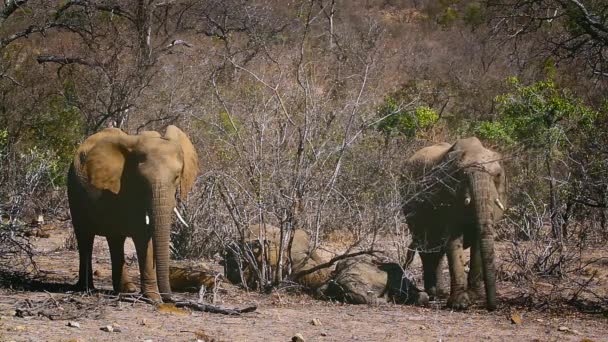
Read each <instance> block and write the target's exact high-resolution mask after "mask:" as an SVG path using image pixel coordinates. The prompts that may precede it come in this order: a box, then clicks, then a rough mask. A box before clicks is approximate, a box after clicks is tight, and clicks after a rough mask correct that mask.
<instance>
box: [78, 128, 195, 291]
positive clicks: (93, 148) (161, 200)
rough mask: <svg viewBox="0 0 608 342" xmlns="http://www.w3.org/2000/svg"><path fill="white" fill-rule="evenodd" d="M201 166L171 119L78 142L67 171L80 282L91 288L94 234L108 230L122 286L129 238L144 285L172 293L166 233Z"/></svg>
mask: <svg viewBox="0 0 608 342" xmlns="http://www.w3.org/2000/svg"><path fill="white" fill-rule="evenodd" d="M197 173H198V157H197V154H196V151H195V149H194V147H193V146H192V143H191V142H190V140H189V139H188V137H187V136H186V135H185V134H184V133H183V132H182V131H181V130H180V129H179V128H177V127H175V126H169V127H167V130H166V131H165V135H164V136H163V137H161V135H160V134H159V133H157V132H144V133H142V134H140V135H128V134H126V133H124V132H122V131H121V130H119V129H116V128H108V129H105V130H103V131H101V132H99V133H96V134H94V135H92V136H90V137H89V138H87V139H86V140H85V141H84V142H83V143H82V144H81V145H80V147H79V148H78V150H77V152H76V156H75V157H74V161H73V163H72V165H71V166H70V170H69V173H68V199H69V203H70V212H71V214H72V223H73V225H74V231H75V235H76V240H77V242H78V252H79V256H80V271H79V280H78V284H77V287H78V288H79V289H83V290H86V289H92V288H93V276H92V274H93V270H92V264H91V254H92V248H93V239H94V237H95V235H101V236H105V237H106V239H107V241H108V245H109V247H110V254H111V259H112V283H113V286H114V290H115V291H117V292H133V291H135V290H136V288H135V286H134V284H133V283H132V282H131V280H130V278H129V276H128V275H127V272H126V268H125V261H124V242H125V238H126V237H132V238H133V242H134V243H135V248H136V250H137V257H138V260H139V269H140V276H141V284H142V289H141V290H142V292H143V294H144V295H145V296H147V297H148V298H150V299H152V300H155V301H160V300H161V295H162V298H163V299H164V300H170V295H171V287H170V284H169V238H170V227H171V222H172V211H173V208H174V207H175V195H176V192H177V190H178V189H179V190H180V191H179V194H180V196H182V198H184V197H185V196H186V195H187V193H188V191H189V190H190V188H191V187H192V184H193V183H194V180H195V178H196V174H197Z"/></svg>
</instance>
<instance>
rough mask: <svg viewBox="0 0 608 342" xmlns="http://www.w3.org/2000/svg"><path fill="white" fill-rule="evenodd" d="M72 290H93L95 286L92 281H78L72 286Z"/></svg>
mask: <svg viewBox="0 0 608 342" xmlns="http://www.w3.org/2000/svg"><path fill="white" fill-rule="evenodd" d="M72 288H73V289H74V291H76V292H93V291H95V286H93V283H90V284H85V283H84V282H81V281H78V282H77V283H76V284H74V285H73V286H72Z"/></svg>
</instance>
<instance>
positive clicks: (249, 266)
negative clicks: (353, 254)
mask: <svg viewBox="0 0 608 342" xmlns="http://www.w3.org/2000/svg"><path fill="white" fill-rule="evenodd" d="M244 235H245V236H244V238H243V240H242V242H241V243H236V244H231V245H229V246H228V247H227V248H226V250H225V253H224V273H225V275H226V278H227V279H228V280H229V281H230V282H232V283H234V284H246V285H247V286H248V287H251V288H256V287H258V284H257V283H258V280H259V275H258V267H259V266H261V265H262V264H263V263H262V260H263V258H262V257H263V255H262V249H261V248H260V246H261V244H260V239H261V238H262V239H263V242H264V247H265V253H264V254H265V255H264V258H265V260H264V261H265V264H266V265H267V267H268V268H267V270H268V271H270V272H273V271H275V270H276V267H277V263H278V261H279V258H278V256H279V247H280V241H281V229H280V228H278V227H275V226H272V225H270V224H252V225H250V226H248V227H247V229H246V230H245V234H244ZM292 235H293V236H292V239H291V243H290V247H291V249H290V254H289V260H287V258H285V259H284V260H285V261H284V266H283V267H284V269H283V271H284V272H287V271H289V266H291V271H292V274H295V273H297V272H300V271H304V270H308V269H311V268H313V267H315V266H317V265H320V264H323V263H325V262H327V261H329V260H325V258H323V257H322V256H321V255H320V254H318V253H317V251H315V250H313V251H310V243H309V242H310V236H309V234H308V233H307V232H306V231H304V230H302V229H295V230H294V231H293V234H292ZM285 250H287V247H285ZM247 254H249V256H248V255H247ZM330 273H331V272H330V271H329V269H328V268H321V269H319V270H317V271H314V272H312V273H309V274H306V275H303V276H301V277H300V278H298V279H294V280H295V281H296V282H298V283H299V284H301V285H303V286H305V287H307V288H309V289H312V290H315V289H317V288H319V287H320V286H322V285H323V284H325V282H326V281H327V280H328V279H329V277H330ZM243 279H244V281H243Z"/></svg>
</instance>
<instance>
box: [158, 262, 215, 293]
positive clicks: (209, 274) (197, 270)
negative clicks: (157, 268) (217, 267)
mask: <svg viewBox="0 0 608 342" xmlns="http://www.w3.org/2000/svg"><path fill="white" fill-rule="evenodd" d="M169 270H170V273H171V274H170V275H169V282H170V283H171V290H173V291H178V292H180V291H183V292H198V291H199V290H200V289H201V287H205V289H206V290H213V289H215V288H216V287H217V286H218V285H219V283H220V282H221V281H222V279H223V276H222V275H221V274H220V273H218V272H215V271H213V270H212V269H210V268H209V267H207V266H205V265H201V266H199V267H179V266H171V267H170V269H169Z"/></svg>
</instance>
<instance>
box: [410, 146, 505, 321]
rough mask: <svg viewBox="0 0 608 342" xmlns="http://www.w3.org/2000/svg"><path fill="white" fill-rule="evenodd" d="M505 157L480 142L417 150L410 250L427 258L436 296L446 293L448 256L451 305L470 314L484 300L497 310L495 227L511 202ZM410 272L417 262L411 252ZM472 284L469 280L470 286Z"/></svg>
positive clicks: (428, 280) (428, 282) (428, 281)
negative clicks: (443, 287) (443, 285)
mask: <svg viewBox="0 0 608 342" xmlns="http://www.w3.org/2000/svg"><path fill="white" fill-rule="evenodd" d="M500 161H501V156H500V154H498V153H496V152H494V151H491V150H489V149H487V148H485V147H484V146H483V145H482V144H481V142H480V141H479V139H477V138H475V137H471V138H466V139H460V140H458V141H457V142H456V143H454V144H453V145H450V144H447V143H441V144H437V145H433V146H429V147H426V148H423V149H421V150H419V151H417V152H416V153H415V154H414V155H413V156H411V157H410V158H409V159H408V168H409V169H410V170H412V173H413V174H414V178H415V179H416V181H417V184H418V185H419V186H418V192H417V194H416V195H415V197H413V198H410V199H409V200H407V201H406V205H404V213H405V215H406V217H407V222H408V226H409V228H410V231H411V233H412V236H413V241H412V244H411V246H410V251H412V250H418V251H419V252H420V257H421V259H422V265H423V274H424V275H423V276H424V287H425V290H426V291H427V292H428V293H429V294H430V295H436V294H437V293H438V292H439V291H440V290H441V289H440V287H441V286H440V284H439V282H440V277H439V276H438V275H440V274H441V273H440V272H441V260H442V258H443V256H444V255H445V254H447V257H448V265H449V270H450V281H451V286H450V296H449V298H448V306H450V307H452V308H455V309H464V308H466V307H467V306H468V305H469V304H470V302H471V301H472V300H473V299H475V298H478V297H481V296H483V290H482V287H481V280H482V279H483V280H484V283H485V295H486V307H487V309H488V310H494V309H495V308H496V281H495V273H496V272H495V264H494V225H495V223H496V221H497V220H499V219H500V218H501V217H502V215H503V211H504V210H505V203H506V190H505V172H504V169H503V168H502V166H501V164H500ZM469 247H470V248H471V253H470V254H471V260H470V271H469V274H468V279H466V278H465V270H464V259H463V257H464V256H463V249H466V248H469ZM409 254H410V255H408V258H407V259H408V260H407V261H406V267H407V264H408V263H409V262H411V260H412V258H413V253H412V252H410V253H409ZM465 279H466V281H465Z"/></svg>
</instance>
